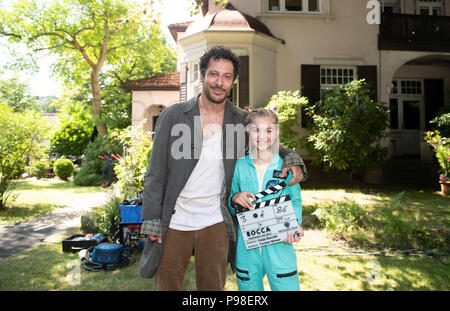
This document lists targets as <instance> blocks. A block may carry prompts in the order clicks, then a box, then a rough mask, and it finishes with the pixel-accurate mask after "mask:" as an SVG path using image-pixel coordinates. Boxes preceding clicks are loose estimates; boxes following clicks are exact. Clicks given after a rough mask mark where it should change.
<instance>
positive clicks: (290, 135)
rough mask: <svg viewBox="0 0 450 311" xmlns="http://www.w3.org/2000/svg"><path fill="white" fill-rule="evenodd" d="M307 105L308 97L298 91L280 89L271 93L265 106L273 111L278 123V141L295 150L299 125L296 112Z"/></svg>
mask: <svg viewBox="0 0 450 311" xmlns="http://www.w3.org/2000/svg"><path fill="white" fill-rule="evenodd" d="M307 105H308V99H307V98H306V97H301V96H300V95H299V91H295V92H291V91H280V92H278V93H277V94H275V95H273V96H272V98H271V99H270V101H269V103H268V104H267V105H266V107H265V108H269V109H271V110H273V111H275V112H276V113H277V115H278V121H279V123H280V131H281V133H280V143H281V144H282V145H283V146H284V147H286V148H289V149H292V150H296V149H297V147H298V140H297V138H296V136H297V135H298V131H297V129H296V128H295V127H298V126H299V120H298V115H299V114H298V112H299V109H300V108H301V107H305V106H307Z"/></svg>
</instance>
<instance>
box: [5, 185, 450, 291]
mask: <svg viewBox="0 0 450 311" xmlns="http://www.w3.org/2000/svg"><path fill="white" fill-rule="evenodd" d="M20 187H21V188H19V189H18V190H17V191H18V192H19V193H20V194H21V196H22V200H24V198H25V197H28V198H29V199H30V202H32V203H30V202H29V203H30V204H35V203H36V201H37V200H38V199H39V200H42V201H39V202H38V203H40V204H50V205H51V204H55V202H54V201H53V200H54V199H55V198H58V200H61V201H64V202H66V203H67V202H69V201H71V200H77V199H78V198H80V197H83V196H88V195H89V193H91V194H92V192H95V191H97V190H98V189H99V188H97V187H95V188H90V187H81V188H78V187H74V186H73V185H70V183H64V184H62V183H60V182H56V181H50V182H48V181H46V182H44V181H43V182H42V183H36V182H24V183H23V184H21V185H20ZM27 191H29V192H27ZM33 192H34V194H33ZM43 193H46V194H43ZM50 194H51V195H50ZM396 194H397V193H396V192H392V191H381V190H379V191H364V192H363V191H360V190H345V189H332V190H317V189H316V190H314V189H308V190H303V192H302V197H303V205H304V220H305V222H308V221H309V222H310V223H309V224H308V225H307V226H306V230H305V236H304V238H303V239H302V241H300V242H299V243H296V244H295V248H296V249H297V260H298V267H299V275H300V285H301V288H302V290H305V291H323V290H331V291H342V290H352V291H353V290H355V291H364V290H386V291H397V290H400V291H412V290H432V291H435V290H443V291H448V290H450V285H449V277H450V268H449V266H448V265H444V264H443V263H441V262H439V261H438V260H436V259H435V258H433V257H431V256H423V255H421V256H418V255H415V254H412V255H410V256H405V255H395V253H388V255H389V257H386V256H381V255H373V254H370V255H362V256H358V255H357V254H355V253H354V252H355V248H354V247H355V246H354V245H352V247H353V248H350V244H348V241H345V240H342V239H339V238H337V236H338V235H335V234H334V233H331V232H329V231H326V230H324V229H323V228H321V227H320V226H319V225H318V224H317V222H315V221H314V220H311V219H312V218H313V216H312V215H311V213H312V212H313V211H314V210H315V209H316V208H317V207H318V206H321V205H323V204H332V202H334V201H342V200H345V199H350V200H353V201H355V202H358V204H360V205H361V206H364V207H365V208H366V209H367V211H368V212H369V213H371V212H374V211H376V209H378V208H381V207H382V206H383V204H386V203H388V202H390V201H391V200H392V198H393V197H394V196H395V195H396ZM34 195H36V200H35V197H34ZM70 197H71V199H70ZM19 200H20V199H19V198H18V201H16V202H22V203H21V204H24V203H23V202H24V201H19ZM65 200H67V201H65ZM38 203H36V204H38ZM57 203H60V202H59V201H58V202H57ZM400 204H401V205H402V207H403V208H405V209H411V210H419V211H420V219H419V222H421V223H422V224H424V225H426V226H432V227H442V228H446V229H447V230H448V225H449V222H450V220H449V218H450V216H449V206H450V198H448V197H443V196H440V195H439V194H436V193H432V192H421V191H407V192H405V194H404V196H403V198H402V201H401V203H400ZM55 205H58V206H59V205H60V204H55ZM308 218H309V220H308ZM74 233H75V231H71V232H66V233H64V234H60V235H57V236H52V237H50V238H48V239H47V240H45V241H42V242H41V243H39V244H37V245H35V246H33V247H32V248H29V249H27V250H25V251H23V252H20V253H18V254H15V255H13V256H11V257H10V258H8V259H6V260H4V261H1V262H0V290H86V291H102V290H105V291H110V290H112V291H116V290H117V291H119V290H137V291H139V290H150V289H152V288H153V281H152V280H146V279H142V278H141V277H140V276H139V274H138V268H139V264H138V263H139V258H140V253H139V252H137V253H136V262H135V263H134V264H133V265H131V266H128V267H125V268H121V269H119V270H115V271H108V272H89V271H86V270H84V269H83V268H82V267H81V266H80V260H79V259H78V256H77V254H76V253H75V254H72V253H63V252H62V250H61V241H62V240H63V238H64V237H67V236H70V235H71V234H74ZM357 250H358V251H361V250H366V251H368V252H372V251H374V249H373V248H362V247H360V248H358V249H357ZM446 251H447V252H448V250H446V249H440V250H436V252H439V253H440V254H443V253H445V252H446ZM194 260H195V259H194V258H192V261H194ZM442 260H444V261H445V262H448V257H442ZM193 267H194V265H193V264H191V266H190V268H189V271H188V273H187V275H186V279H185V284H184V289H185V290H195V272H194V270H193ZM73 276H75V278H73ZM266 289H269V287H268V284H267V282H266ZM225 290H228V291H232V290H237V285H236V277H235V275H233V274H232V273H231V270H229V271H228V277H227V282H226V286H225Z"/></svg>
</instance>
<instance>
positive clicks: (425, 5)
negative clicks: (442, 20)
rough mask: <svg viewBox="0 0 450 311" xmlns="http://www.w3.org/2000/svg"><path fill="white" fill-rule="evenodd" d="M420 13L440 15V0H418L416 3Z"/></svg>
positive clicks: (441, 5) (441, 8)
mask: <svg viewBox="0 0 450 311" xmlns="http://www.w3.org/2000/svg"><path fill="white" fill-rule="evenodd" d="M417 6H418V12H419V14H420V15H442V14H443V11H444V10H443V4H442V0H420V1H418V3H417Z"/></svg>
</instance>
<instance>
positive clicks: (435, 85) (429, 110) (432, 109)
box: [424, 79, 444, 131]
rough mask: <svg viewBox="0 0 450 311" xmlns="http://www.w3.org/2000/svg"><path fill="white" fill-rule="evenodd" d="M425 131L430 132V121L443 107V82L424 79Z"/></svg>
mask: <svg viewBox="0 0 450 311" xmlns="http://www.w3.org/2000/svg"><path fill="white" fill-rule="evenodd" d="M424 89H425V94H424V95H425V129H426V130H428V131H431V130H432V127H431V124H430V121H431V120H433V119H434V118H435V117H436V116H437V115H438V112H439V109H441V108H442V107H443V106H444V80H442V79H425V80H424Z"/></svg>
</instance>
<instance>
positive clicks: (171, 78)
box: [122, 73, 180, 92]
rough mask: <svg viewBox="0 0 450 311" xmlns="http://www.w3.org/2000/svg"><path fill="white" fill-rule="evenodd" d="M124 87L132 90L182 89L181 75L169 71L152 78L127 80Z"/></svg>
mask: <svg viewBox="0 0 450 311" xmlns="http://www.w3.org/2000/svg"><path fill="white" fill-rule="evenodd" d="M122 88H123V89H125V90H127V91H128V92H130V91H178V90H179V89H180V76H179V74H177V73H168V74H164V75H159V76H155V77H151V78H144V79H139V80H132V81H127V82H125V83H124V84H122Z"/></svg>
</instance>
